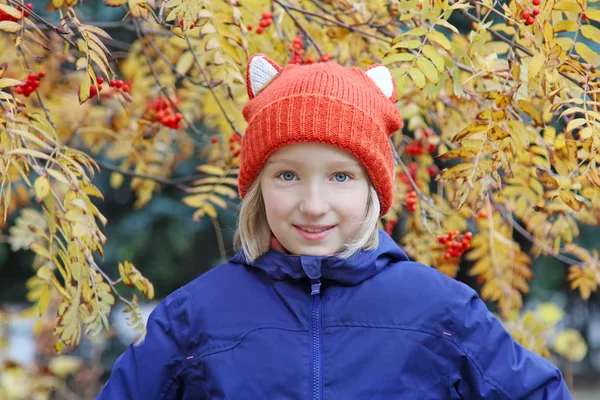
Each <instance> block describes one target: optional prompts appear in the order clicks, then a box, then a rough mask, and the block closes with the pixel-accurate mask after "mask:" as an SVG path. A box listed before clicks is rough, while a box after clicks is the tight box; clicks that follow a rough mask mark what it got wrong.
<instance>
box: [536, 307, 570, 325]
mask: <svg viewBox="0 0 600 400" xmlns="http://www.w3.org/2000/svg"><path fill="white" fill-rule="evenodd" d="M537 312H538V314H539V316H540V319H541V320H542V321H543V322H544V323H545V324H547V325H549V326H554V325H556V323H557V322H558V321H560V320H561V319H563V317H564V315H565V312H564V311H563V310H562V309H561V308H560V307H558V306H557V305H556V304H553V303H540V304H538V306H537Z"/></svg>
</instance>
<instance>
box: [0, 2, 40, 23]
mask: <svg viewBox="0 0 600 400" xmlns="http://www.w3.org/2000/svg"><path fill="white" fill-rule="evenodd" d="M25 8H26V9H28V10H30V11H33V4H31V3H27V4H25ZM17 10H19V11H23V9H22V8H21V7H17ZM27 17H29V13H28V12H27V11H23V18H27ZM0 21H12V22H17V21H18V19H16V18H15V17H13V16H12V15H8V14H7V13H5V12H4V11H2V10H0Z"/></svg>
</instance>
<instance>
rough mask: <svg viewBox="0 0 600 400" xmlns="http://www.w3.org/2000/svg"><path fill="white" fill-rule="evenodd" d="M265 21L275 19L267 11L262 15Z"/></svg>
mask: <svg viewBox="0 0 600 400" xmlns="http://www.w3.org/2000/svg"><path fill="white" fill-rule="evenodd" d="M262 17H263V19H269V18H273V13H272V12H271V11H265V12H263V13H262Z"/></svg>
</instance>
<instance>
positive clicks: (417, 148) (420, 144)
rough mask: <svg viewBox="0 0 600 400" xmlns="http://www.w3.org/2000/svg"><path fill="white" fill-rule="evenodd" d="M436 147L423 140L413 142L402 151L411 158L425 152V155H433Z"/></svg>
mask: <svg viewBox="0 0 600 400" xmlns="http://www.w3.org/2000/svg"><path fill="white" fill-rule="evenodd" d="M436 149H437V146H436V145H435V144H433V143H428V142H426V141H425V140H423V139H419V140H413V141H412V143H411V144H409V145H408V146H406V147H405V148H404V150H405V151H406V152H407V153H408V154H410V155H411V156H420V155H423V153H425V151H427V154H431V153H434V152H435V150H436Z"/></svg>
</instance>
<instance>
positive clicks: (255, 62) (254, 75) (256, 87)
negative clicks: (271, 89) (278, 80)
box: [246, 54, 282, 100]
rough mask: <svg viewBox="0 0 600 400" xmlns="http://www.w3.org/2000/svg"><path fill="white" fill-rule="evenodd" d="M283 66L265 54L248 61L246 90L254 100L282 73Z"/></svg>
mask: <svg viewBox="0 0 600 400" xmlns="http://www.w3.org/2000/svg"><path fill="white" fill-rule="evenodd" d="M281 69H282V68H281V66H280V65H279V64H277V63H276V62H275V61H273V60H271V59H270V58H269V57H267V56H265V55H264V54H255V55H253V56H252V57H250V60H248V67H247V68H246V89H247V90H248V97H250V100H252V99H253V98H254V97H256V95H257V94H258V92H260V90H261V89H262V88H264V87H265V85H266V84H267V83H268V82H269V81H271V79H273V78H274V77H275V76H276V75H277V74H278V73H279V71H281Z"/></svg>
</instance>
